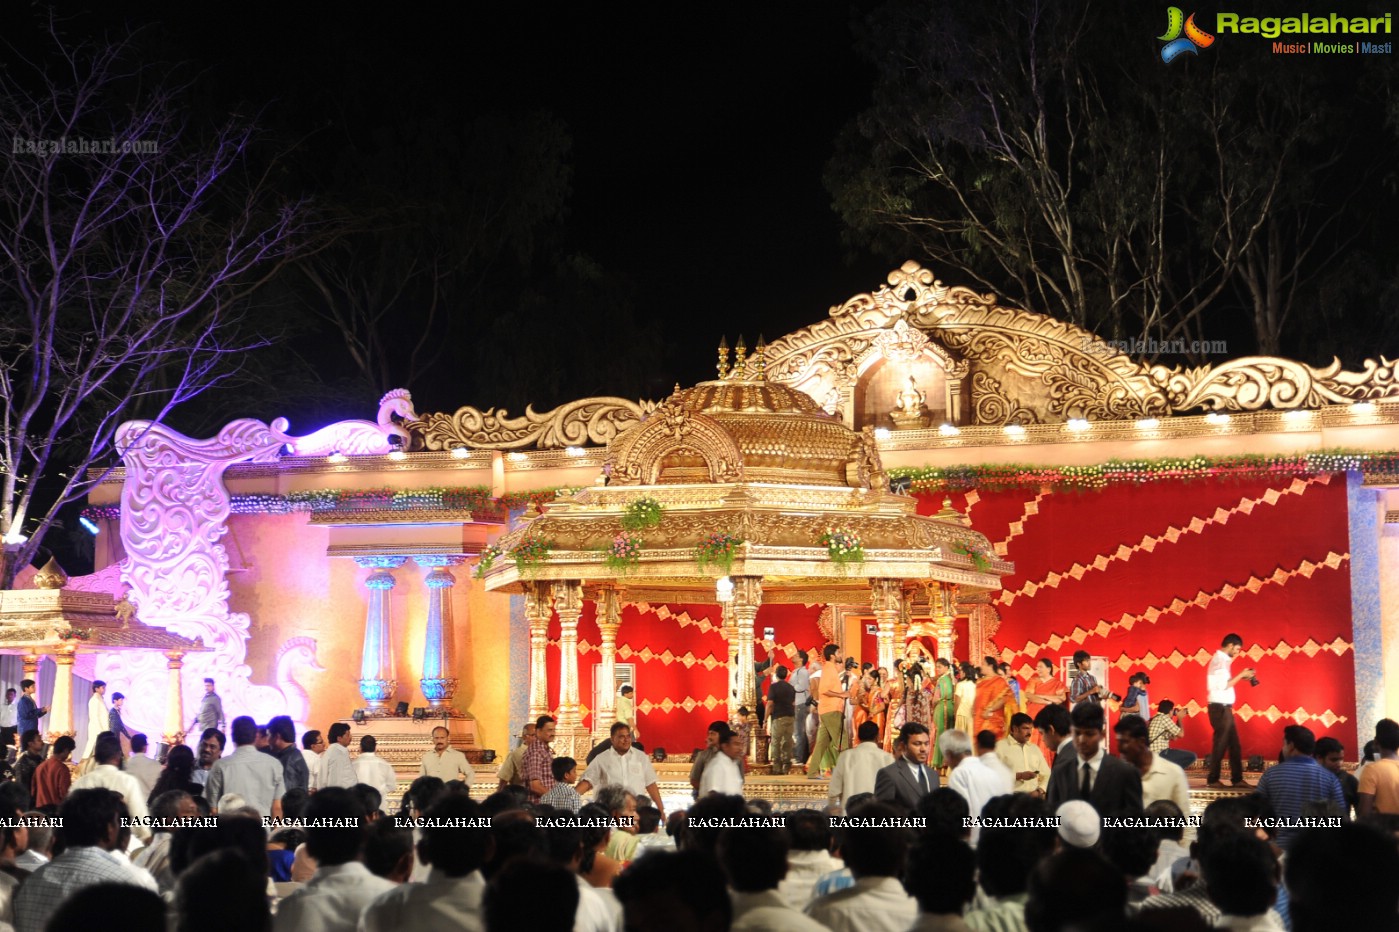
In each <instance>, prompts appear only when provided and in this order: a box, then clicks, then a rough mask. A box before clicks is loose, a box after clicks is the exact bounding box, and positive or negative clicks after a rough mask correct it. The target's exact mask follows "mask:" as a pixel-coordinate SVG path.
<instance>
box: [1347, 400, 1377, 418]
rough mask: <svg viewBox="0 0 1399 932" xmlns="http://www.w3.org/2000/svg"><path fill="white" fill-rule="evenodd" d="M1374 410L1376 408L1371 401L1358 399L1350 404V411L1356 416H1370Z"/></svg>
mask: <svg viewBox="0 0 1399 932" xmlns="http://www.w3.org/2000/svg"><path fill="white" fill-rule="evenodd" d="M1376 410H1378V409H1377V408H1376V407H1375V403H1374V402H1373V401H1360V402H1356V403H1355V404H1353V405H1351V406H1350V413H1351V414H1354V415H1355V416H1356V417H1370V416H1371V415H1373V414H1374V413H1375V412H1376Z"/></svg>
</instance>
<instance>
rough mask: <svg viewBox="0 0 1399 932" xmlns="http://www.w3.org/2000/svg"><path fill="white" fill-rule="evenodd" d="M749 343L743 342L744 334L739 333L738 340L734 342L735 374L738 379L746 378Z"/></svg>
mask: <svg viewBox="0 0 1399 932" xmlns="http://www.w3.org/2000/svg"><path fill="white" fill-rule="evenodd" d="M747 354H748V345H747V344H746V343H744V342H743V334H739V335H738V342H737V343H735V344H734V367H733V374H734V378H736V379H743V378H745V373H744V371H743V370H744V364H745V363H746V362H747V361H748V360H747Z"/></svg>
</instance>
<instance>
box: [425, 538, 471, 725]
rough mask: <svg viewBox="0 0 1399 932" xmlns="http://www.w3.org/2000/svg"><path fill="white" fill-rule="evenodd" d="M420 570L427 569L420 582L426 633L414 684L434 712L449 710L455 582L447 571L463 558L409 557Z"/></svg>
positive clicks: (453, 686)
mask: <svg viewBox="0 0 1399 932" xmlns="http://www.w3.org/2000/svg"><path fill="white" fill-rule="evenodd" d="M413 559H414V560H415V561H416V562H417V564H418V565H419V566H421V567H423V568H424V569H429V570H431V572H430V573H428V574H427V578H426V579H424V580H423V582H424V583H426V585H427V590H428V592H427V632H426V635H427V636H426V638H425V639H424V641H423V678H422V679H420V680H419V681H418V685H419V686H421V687H422V690H423V698H424V699H426V700H427V704H428V705H429V706H431V707H432V708H434V709H445V708H448V707H450V705H451V702H452V696H454V695H455V694H456V691H457V678H456V677H455V676H452V663H453V662H454V659H455V654H456V630H455V625H454V624H453V622H452V587H453V586H455V585H456V583H457V580H456V577H454V576H453V575H452V573H451V571H450V570H449V569H448V567H451V566H459V565H461V564H462V563H463V562H465V561H466V557H464V556H460V555H456V554H433V555H430V556H418V557H414V558H413Z"/></svg>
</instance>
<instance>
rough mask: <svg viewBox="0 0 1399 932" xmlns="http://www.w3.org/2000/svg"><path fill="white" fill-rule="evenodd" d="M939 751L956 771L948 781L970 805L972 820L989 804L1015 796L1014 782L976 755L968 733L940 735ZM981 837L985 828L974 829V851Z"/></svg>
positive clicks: (953, 732) (953, 730) (972, 835)
mask: <svg viewBox="0 0 1399 932" xmlns="http://www.w3.org/2000/svg"><path fill="white" fill-rule="evenodd" d="M938 749H939V750H941V751H942V759H943V760H944V761H946V762H947V766H948V767H949V768H951V771H952V772H951V774H950V775H949V776H948V778H947V785H948V786H949V787H951V788H952V789H954V790H956V791H957V793H958V794H959V795H961V797H962V798H963V799H965V800H966V801H967V811H968V812H969V813H970V815H971V817H972V818H974V819H975V818H977V817H979V816H980V815H981V810H982V809H983V808H985V806H986V804H987V803H988V802H990V801H991V800H993V799H995V798H996V797H997V796H1004V795H1006V794H1007V793H1009V792H1011V781H1010V780H1009V779H1007V778H1006V776H1005V775H1003V774H999V773H996V772H995V771H994V770H992V769H991V768H990V767H987V766H986V764H985V762H984V761H982V760H981V759H980V758H978V757H975V756H974V755H973V754H972V743H971V739H969V738H968V737H967V733H966V732H964V731H958V730H957V729H955V728H952V729H949V730H947V731H944V732H943V733H942V734H940V735H938ZM980 837H981V828H980V827H979V826H976V825H973V826H972V834H971V844H972V847H973V848H975V847H976V841H977V839H978V838H980Z"/></svg>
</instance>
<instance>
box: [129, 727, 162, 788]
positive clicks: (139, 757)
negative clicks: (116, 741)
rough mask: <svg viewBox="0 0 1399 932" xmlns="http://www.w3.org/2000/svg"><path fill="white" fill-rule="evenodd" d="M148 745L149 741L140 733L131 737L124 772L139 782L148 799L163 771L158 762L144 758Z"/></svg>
mask: <svg viewBox="0 0 1399 932" xmlns="http://www.w3.org/2000/svg"><path fill="white" fill-rule="evenodd" d="M148 745H149V741H148V740H147V738H146V736H145V735H143V734H141V733H140V732H137V733H136V734H134V735H132V736H131V756H130V757H128V758H127V759H126V772H127V773H129V774H131V775H132V776H133V777H135V778H136V779H137V780H139V781H141V788H142V789H144V790H145V791H146V796H147V798H149V797H150V795H151V790H153V789H155V781H157V780H159V779H160V773H161V771H162V770H163V769H164V768H162V767H161V766H160V763H159V762H158V761H153V760H151V759H150V758H149V757H147V756H146V748H147V746H148Z"/></svg>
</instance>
